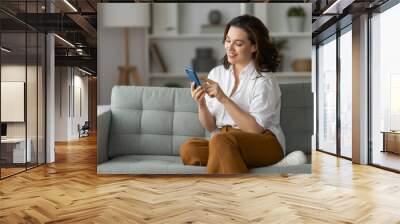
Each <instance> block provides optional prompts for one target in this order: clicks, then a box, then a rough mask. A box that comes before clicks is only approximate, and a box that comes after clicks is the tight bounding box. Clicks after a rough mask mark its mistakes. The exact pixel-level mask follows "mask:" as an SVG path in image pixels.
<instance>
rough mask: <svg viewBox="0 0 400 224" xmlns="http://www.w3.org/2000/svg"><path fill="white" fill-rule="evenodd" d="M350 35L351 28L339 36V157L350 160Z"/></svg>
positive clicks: (351, 72) (351, 74)
mask: <svg viewBox="0 0 400 224" xmlns="http://www.w3.org/2000/svg"><path fill="white" fill-rule="evenodd" d="M351 48H352V34H351V26H349V27H348V28H346V29H345V30H344V31H343V34H342V35H341V36H340V155H341V156H344V157H348V158H351V156H352V149H351V145H352V144H351V142H352V125H351V124H352V96H353V94H352V77H353V71H352V49H351Z"/></svg>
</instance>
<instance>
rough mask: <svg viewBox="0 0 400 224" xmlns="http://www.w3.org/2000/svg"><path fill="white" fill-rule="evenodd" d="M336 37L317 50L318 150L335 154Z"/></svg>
mask: <svg viewBox="0 0 400 224" xmlns="http://www.w3.org/2000/svg"><path fill="white" fill-rule="evenodd" d="M335 38H336V36H333V37H331V38H330V39H329V40H327V42H326V43H324V44H322V45H320V46H319V48H318V79H317V80H318V107H319V108H318V149H319V150H322V151H326V152H330V153H336V39H335Z"/></svg>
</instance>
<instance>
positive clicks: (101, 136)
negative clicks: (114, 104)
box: [97, 106, 111, 164]
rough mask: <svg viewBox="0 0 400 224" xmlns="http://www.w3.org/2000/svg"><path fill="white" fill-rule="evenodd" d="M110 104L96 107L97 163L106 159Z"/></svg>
mask: <svg viewBox="0 0 400 224" xmlns="http://www.w3.org/2000/svg"><path fill="white" fill-rule="evenodd" d="M110 123H111V109H110V106H98V108H97V164H100V163H103V162H105V161H107V160H108V138H109V134H110V130H109V129H110Z"/></svg>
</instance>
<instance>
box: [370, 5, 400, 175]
mask: <svg viewBox="0 0 400 224" xmlns="http://www.w3.org/2000/svg"><path fill="white" fill-rule="evenodd" d="M398 21H400V5H399V4H398V5H395V6H393V7H392V8H390V9H388V10H386V11H384V12H382V13H379V14H374V15H373V17H372V18H371V60H372V61H371V99H370V104H371V106H370V108H371V111H370V118H371V130H370V132H371V140H372V151H371V159H372V161H371V162H372V164H375V165H379V166H384V167H387V168H391V169H395V170H400V155H399V154H396V153H393V152H391V151H387V150H386V148H385V145H384V132H390V131H392V130H393V131H394V130H400V100H399V96H400V63H399V59H398V58H399V55H398V54H399V52H400V44H399V42H398V40H399V39H400V30H399V29H395V28H394V27H398ZM399 135H400V133H399ZM396 144H399V143H396ZM399 147H400V144H399V145H398V146H397V147H395V148H399Z"/></svg>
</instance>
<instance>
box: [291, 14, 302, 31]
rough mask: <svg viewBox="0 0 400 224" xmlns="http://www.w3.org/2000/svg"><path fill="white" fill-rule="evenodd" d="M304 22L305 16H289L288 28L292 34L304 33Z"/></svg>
mask: <svg viewBox="0 0 400 224" xmlns="http://www.w3.org/2000/svg"><path fill="white" fill-rule="evenodd" d="M304 21H305V17H303V16H289V17H288V18H287V22H288V28H289V31H290V32H304Z"/></svg>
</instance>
